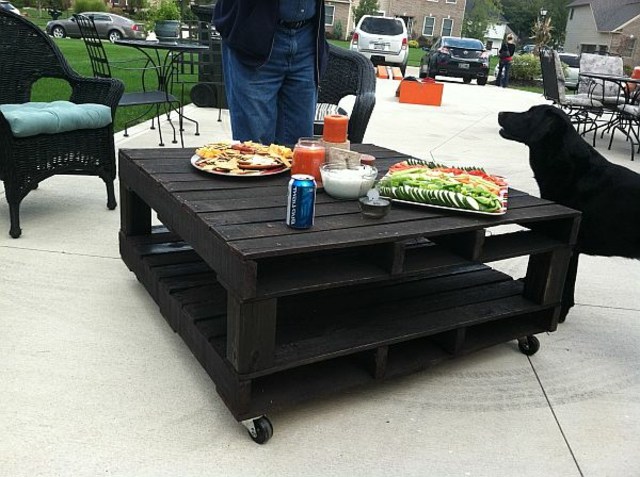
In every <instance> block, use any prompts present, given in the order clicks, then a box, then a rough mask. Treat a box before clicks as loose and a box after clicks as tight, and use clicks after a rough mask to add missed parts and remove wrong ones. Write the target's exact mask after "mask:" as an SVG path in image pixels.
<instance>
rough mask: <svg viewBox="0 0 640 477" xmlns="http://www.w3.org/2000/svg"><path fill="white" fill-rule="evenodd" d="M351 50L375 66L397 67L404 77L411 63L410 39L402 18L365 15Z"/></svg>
mask: <svg viewBox="0 0 640 477" xmlns="http://www.w3.org/2000/svg"><path fill="white" fill-rule="evenodd" d="M351 49H352V50H354V51H357V52H359V53H362V54H363V55H364V56H366V57H367V58H369V59H370V60H371V62H372V63H373V64H374V65H387V66H397V67H399V68H400V71H402V74H403V75H404V73H405V70H406V69H407V61H409V38H408V36H407V27H406V25H405V24H404V20H402V18H391V17H379V16H374V15H363V17H362V18H361V19H360V21H359V22H358V25H357V26H356V29H355V30H354V32H353V37H352V38H351Z"/></svg>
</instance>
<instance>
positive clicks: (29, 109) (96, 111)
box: [0, 101, 111, 137]
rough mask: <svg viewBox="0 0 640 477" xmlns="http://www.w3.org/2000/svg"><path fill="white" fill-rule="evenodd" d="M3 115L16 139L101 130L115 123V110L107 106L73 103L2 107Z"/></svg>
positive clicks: (56, 102)
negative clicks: (79, 130) (113, 117)
mask: <svg viewBox="0 0 640 477" xmlns="http://www.w3.org/2000/svg"><path fill="white" fill-rule="evenodd" d="M0 112H2V114H3V115H4V117H5V119H6V120H7V122H8V123H9V127H11V132H12V133H13V135H14V136H15V137H29V136H36V135H38V134H56V133H61V132H68V131H76V130H78V129H99V128H103V127H105V126H107V125H108V124H111V108H109V107H108V106H105V105H104V104H94V103H84V104H76V103H71V102H69V101H53V102H51V103H39V102H30V103H22V104H2V105H0Z"/></svg>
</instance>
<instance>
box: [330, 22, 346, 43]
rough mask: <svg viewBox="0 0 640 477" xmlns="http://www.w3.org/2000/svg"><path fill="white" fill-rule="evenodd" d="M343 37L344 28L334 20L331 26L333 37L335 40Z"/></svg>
mask: <svg viewBox="0 0 640 477" xmlns="http://www.w3.org/2000/svg"><path fill="white" fill-rule="evenodd" d="M343 35H344V27H343V26H342V22H341V21H340V20H336V21H335V23H334V24H333V37H334V38H336V39H337V40H342V39H343Z"/></svg>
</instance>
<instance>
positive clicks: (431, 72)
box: [427, 63, 436, 79]
mask: <svg viewBox="0 0 640 477" xmlns="http://www.w3.org/2000/svg"><path fill="white" fill-rule="evenodd" d="M427 76H428V77H429V78H433V79H436V73H435V71H431V67H430V66H429V64H428V63H427Z"/></svg>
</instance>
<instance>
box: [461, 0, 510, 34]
mask: <svg viewBox="0 0 640 477" xmlns="http://www.w3.org/2000/svg"><path fill="white" fill-rule="evenodd" d="M501 12H502V5H501V3H500V0H476V1H475V2H474V3H473V8H471V9H470V10H468V11H467V12H466V13H465V16H464V22H463V25H462V36H466V37H469V38H477V39H478V40H483V41H484V36H485V33H486V31H487V28H489V25H491V24H493V23H496V21H497V20H498V19H499V18H500V14H501Z"/></svg>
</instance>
